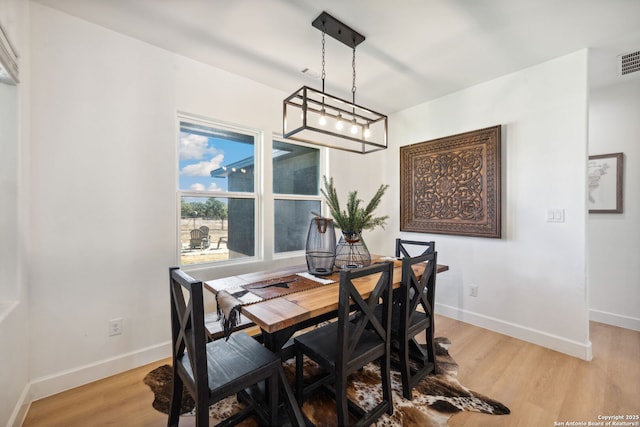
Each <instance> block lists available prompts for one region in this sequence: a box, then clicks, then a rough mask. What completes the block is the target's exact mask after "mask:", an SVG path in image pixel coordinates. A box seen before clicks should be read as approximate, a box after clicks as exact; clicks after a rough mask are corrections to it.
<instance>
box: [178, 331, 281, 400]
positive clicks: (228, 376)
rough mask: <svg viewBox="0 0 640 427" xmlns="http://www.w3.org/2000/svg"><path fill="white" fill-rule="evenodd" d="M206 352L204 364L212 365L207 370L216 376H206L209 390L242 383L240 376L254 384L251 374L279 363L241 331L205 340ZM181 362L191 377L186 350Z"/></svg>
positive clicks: (215, 390)
mask: <svg viewBox="0 0 640 427" xmlns="http://www.w3.org/2000/svg"><path fill="white" fill-rule="evenodd" d="M206 352H207V363H208V364H209V365H210V366H211V367H212V368H213V370H210V371H209V372H215V375H209V389H210V390H211V392H212V393H214V392H217V391H218V390H220V389H222V388H224V387H226V386H228V385H229V384H230V383H231V382H238V381H240V382H242V379H245V380H246V381H247V384H248V385H250V384H253V383H254V382H255V380H254V379H253V378H252V377H253V376H255V375H256V374H257V372H258V371H259V370H260V369H272V364H273V363H276V364H279V363H280V357H279V356H278V355H276V354H275V353H273V352H271V351H269V350H268V349H266V348H265V347H263V346H262V345H261V344H260V343H258V342H257V341H256V340H255V339H253V338H251V337H250V336H249V335H247V334H246V333H244V332H239V333H237V334H233V335H231V336H230V337H229V340H228V341H226V340H216V341H212V342H210V343H207V345H206ZM181 362H182V366H183V367H184V369H185V371H186V372H187V374H189V376H190V377H191V378H193V372H192V371H191V364H190V363H189V355H188V354H187V353H185V354H184V355H183V356H182V359H181ZM243 388H244V387H243ZM232 393H233V392H232Z"/></svg>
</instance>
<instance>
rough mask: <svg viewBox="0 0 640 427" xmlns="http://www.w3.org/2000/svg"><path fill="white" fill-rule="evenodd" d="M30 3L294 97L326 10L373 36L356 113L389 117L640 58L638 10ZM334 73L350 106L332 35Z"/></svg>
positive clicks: (348, 64) (471, 0)
mask: <svg viewBox="0 0 640 427" xmlns="http://www.w3.org/2000/svg"><path fill="white" fill-rule="evenodd" d="M33 1H36V2H37V3H41V4H43V5H46V6H49V7H52V8H55V9H59V10H61V11H63V12H66V13H69V14H71V15H75V16H77V17H79V18H82V19H85V20H87V21H90V22H94V23H96V24H98V25H100V26H103V27H106V28H109V29H112V30H114V31H117V32H119V33H123V34H126V35H128V36H131V37H134V38H137V39H140V40H143V41H145V42H147V43H150V44H152V45H155V46H159V47H161V48H164V49H167V50H169V51H172V52H175V53H178V54H180V55H184V56H186V57H190V58H193V59H195V60H198V61H201V62H204V63H208V64H211V65H214V66H216V67H218V68H221V69H224V70H227V71H230V72H232V73H235V74H238V75H242V76H245V77H248V78H250V79H252V80H256V81H258V82H262V83H264V84H266V85H269V86H271V87H274V88H277V89H280V90H282V91H283V92H285V93H286V94H289V93H292V92H294V90H296V89H298V88H299V87H300V86H302V85H308V86H311V87H314V88H316V89H320V88H321V85H322V83H321V80H320V79H319V78H318V77H313V76H312V75H313V74H314V73H315V74H317V75H318V74H319V73H320V71H321V58H322V56H321V40H322V34H321V32H320V31H319V30H317V29H316V28H314V27H313V26H312V25H311V22H312V21H313V20H314V19H315V18H316V17H317V16H318V15H320V13H321V12H322V11H326V12H328V13H329V14H331V15H333V16H334V17H336V18H337V19H339V20H340V21H342V22H344V23H345V24H347V25H349V26H351V27H352V28H353V29H355V30H356V31H358V32H360V33H361V34H363V35H364V36H365V37H366V40H365V41H364V42H363V43H362V44H360V45H359V46H358V47H357V49H356V86H357V91H356V103H357V104H361V105H364V106H367V107H369V108H371V109H374V110H377V111H380V112H382V113H384V114H391V113H394V112H396V111H399V110H402V109H405V108H408V107H411V106H414V105H417V104H419V103H422V102H425V101H428V100H431V99H434V98H438V97H440V96H443V95H446V94H448V93H452V92H455V91H458V90H460V89H463V88H465V87H469V86H473V85H475V84H478V83H480V82H483V81H487V80H490V79H493V78H496V77H499V76H502V75H505V74H508V73H511V72H514V71H517V70H520V69H523V68H527V67H530V66H532V65H534V64H538V63H540V62H544V61H547V60H550V59H553V58H557V57H559V56H562V55H566V54H569V53H571V52H575V51H577V50H580V49H583V48H587V47H589V48H592V49H593V51H592V55H591V57H590V58H591V59H590V61H591V62H590V64H591V65H590V81H591V83H592V84H595V85H599V84H607V83H608V82H610V81H611V79H615V78H617V77H616V63H615V61H616V56H617V55H619V54H621V53H626V52H629V51H633V50H640V24H639V22H640V0H606V1H605V0H561V1H558V0H534V1H532V0H397V1H393V2H392V1H388V0H324V1H318V0H180V1H178V0H33ZM305 68H308V69H309V70H310V71H311V73H306V74H305V73H302V70H303V69H305ZM325 70H326V78H325V87H326V91H327V92H328V93H330V94H332V95H335V96H339V97H342V98H347V99H350V98H351V85H352V51H351V49H350V48H349V47H347V46H346V45H344V44H342V43H340V42H338V41H336V40H335V39H332V38H330V37H327V40H326V66H325ZM635 74H640V73H635Z"/></svg>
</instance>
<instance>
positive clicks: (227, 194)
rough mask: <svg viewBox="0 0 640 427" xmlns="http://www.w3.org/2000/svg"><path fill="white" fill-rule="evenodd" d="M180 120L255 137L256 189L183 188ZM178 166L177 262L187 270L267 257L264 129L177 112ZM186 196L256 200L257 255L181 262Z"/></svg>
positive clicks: (254, 185) (255, 250)
mask: <svg viewBox="0 0 640 427" xmlns="http://www.w3.org/2000/svg"><path fill="white" fill-rule="evenodd" d="M181 122H187V123H193V124H195V125H200V126H206V127H209V128H212V129H219V130H222V131H229V132H234V133H240V134H243V135H249V136H252V137H253V146H254V150H253V158H254V173H253V175H254V176H253V191H252V192H247V191H243V192H239V191H210V190H182V189H181V188H180V133H181V125H180V123H181ZM176 129H177V132H176V135H177V140H176V166H175V174H176V176H175V185H176V239H177V240H176V254H177V260H178V265H180V268H183V269H185V270H189V269H200V268H210V267H214V266H215V267H217V266H226V265H234V264H244V263H249V262H255V261H260V260H264V255H265V254H264V239H263V233H262V230H263V225H264V209H263V204H264V196H263V194H262V189H263V182H264V173H263V170H264V167H263V161H264V160H263V158H264V157H263V147H264V132H263V131H262V130H260V129H256V128H251V127H249V126H242V125H238V124H231V123H227V122H223V121H221V120H217V119H212V118H208V117H203V116H199V115H195V114H190V113H185V112H178V113H177V115H176ZM183 197H202V198H211V197H214V198H224V199H250V200H254V207H253V208H254V218H255V221H254V242H255V243H254V255H253V256H246V257H241V258H233V259H226V260H219V261H209V262H201V263H194V264H182V243H181V235H180V224H181V219H182V204H181V203H182V198H183Z"/></svg>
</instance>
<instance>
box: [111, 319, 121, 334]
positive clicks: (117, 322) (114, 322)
mask: <svg viewBox="0 0 640 427" xmlns="http://www.w3.org/2000/svg"><path fill="white" fill-rule="evenodd" d="M123 323H124V319H122V318H118V319H111V320H109V336H110V337H112V336H114V335H121V334H122V324H123Z"/></svg>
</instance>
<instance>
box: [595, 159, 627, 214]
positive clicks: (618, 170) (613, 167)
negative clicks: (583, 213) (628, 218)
mask: <svg viewBox="0 0 640 427" xmlns="http://www.w3.org/2000/svg"><path fill="white" fill-rule="evenodd" d="M623 157H624V155H623V153H612V154H600V155H597V156H589V166H588V168H587V170H588V174H589V197H588V200H587V205H588V206H589V213H622V176H623V175H622V163H623V162H622V160H623Z"/></svg>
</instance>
